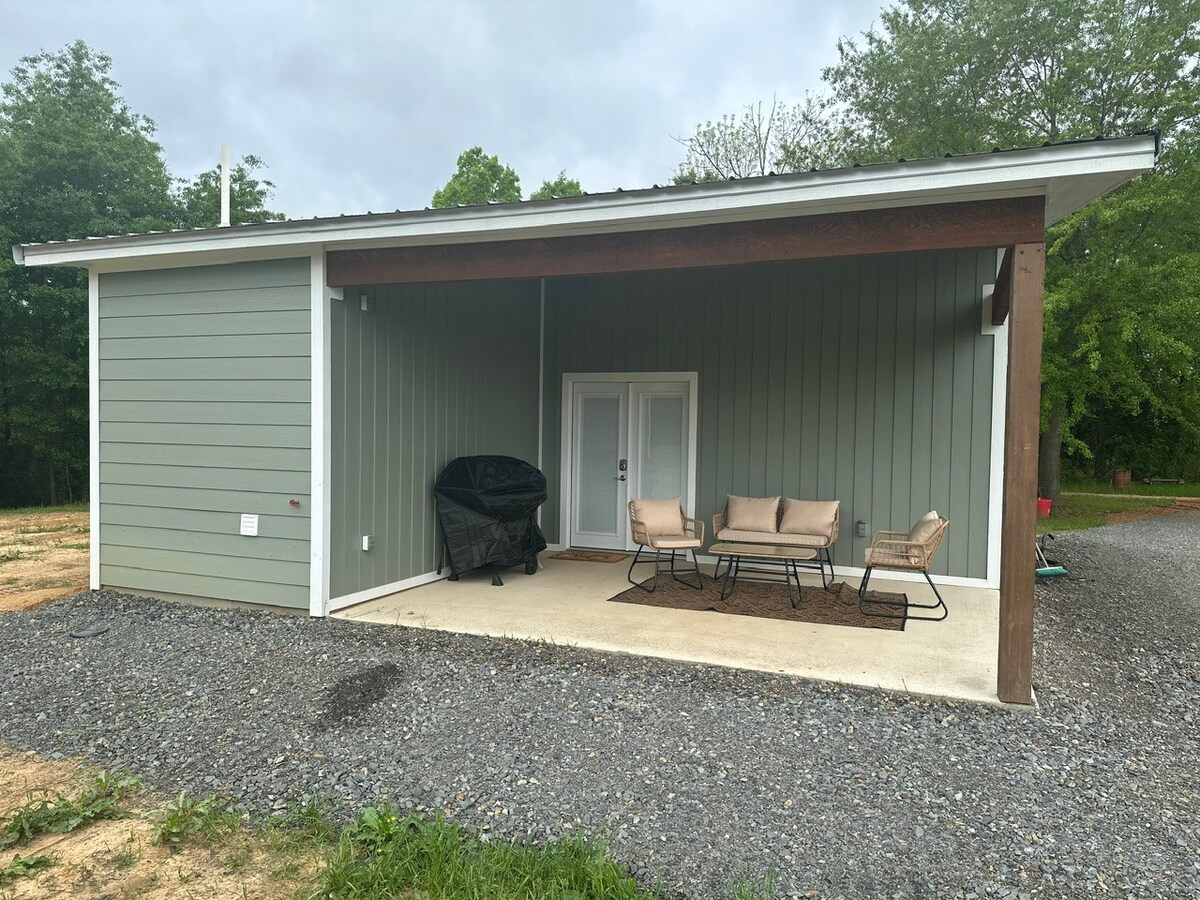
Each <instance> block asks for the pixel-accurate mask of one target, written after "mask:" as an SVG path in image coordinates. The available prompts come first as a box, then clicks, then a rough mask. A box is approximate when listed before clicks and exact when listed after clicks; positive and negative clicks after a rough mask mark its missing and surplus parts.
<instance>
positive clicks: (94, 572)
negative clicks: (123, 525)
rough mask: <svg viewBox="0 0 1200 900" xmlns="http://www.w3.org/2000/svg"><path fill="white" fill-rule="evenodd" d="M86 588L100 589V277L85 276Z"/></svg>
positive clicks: (97, 274)
mask: <svg viewBox="0 0 1200 900" xmlns="http://www.w3.org/2000/svg"><path fill="white" fill-rule="evenodd" d="M88 521H89V529H90V534H89V535H88V544H89V547H90V549H89V550H88V585H89V587H91V589H92V590H93V591H98V590H99V589H100V546H101V538H100V275H99V273H97V272H93V271H89V272H88Z"/></svg>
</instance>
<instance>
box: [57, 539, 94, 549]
mask: <svg viewBox="0 0 1200 900" xmlns="http://www.w3.org/2000/svg"><path fill="white" fill-rule="evenodd" d="M58 549H59V550H90V549H92V545H91V543H90V542H89V541H84V542H83V543H81V544H59V545H58Z"/></svg>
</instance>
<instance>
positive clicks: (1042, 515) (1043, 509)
mask: <svg viewBox="0 0 1200 900" xmlns="http://www.w3.org/2000/svg"><path fill="white" fill-rule="evenodd" d="M1037 503H1038V518H1039V519H1048V518H1050V507H1051V506H1053V505H1054V501H1053V500H1049V499H1047V498H1046V497H1038V502H1037Z"/></svg>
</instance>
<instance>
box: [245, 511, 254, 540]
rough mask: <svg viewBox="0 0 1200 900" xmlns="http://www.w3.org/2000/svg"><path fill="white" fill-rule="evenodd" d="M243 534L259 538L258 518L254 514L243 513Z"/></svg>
mask: <svg viewBox="0 0 1200 900" xmlns="http://www.w3.org/2000/svg"><path fill="white" fill-rule="evenodd" d="M242 534H244V535H246V537H258V516H257V515H256V514H254V513H242Z"/></svg>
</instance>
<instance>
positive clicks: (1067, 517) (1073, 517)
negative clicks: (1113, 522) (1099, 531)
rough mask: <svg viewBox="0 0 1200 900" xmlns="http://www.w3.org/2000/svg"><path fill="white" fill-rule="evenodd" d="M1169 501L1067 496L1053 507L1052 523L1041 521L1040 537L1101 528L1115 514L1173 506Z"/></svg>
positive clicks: (1039, 527) (1048, 520) (1164, 498)
mask: <svg viewBox="0 0 1200 900" xmlns="http://www.w3.org/2000/svg"><path fill="white" fill-rule="evenodd" d="M1171 505H1172V500H1171V498H1170V497H1162V498H1155V499H1144V498H1141V499H1139V498H1137V497H1119V496H1104V497H1088V496H1082V495H1080V494H1069V495H1064V496H1063V497H1062V499H1061V500H1060V501H1059V502H1058V503H1056V504H1055V505H1054V510H1053V513H1052V514H1051V516H1050V518H1049V519H1038V534H1045V533H1046V532H1050V531H1052V532H1056V533H1057V532H1060V531H1082V530H1083V529H1085V528H1098V527H1099V526H1101V525H1103V524H1104V523H1105V521H1106V520H1107V518H1108V517H1109V516H1110V515H1113V514H1114V513H1123V512H1129V511H1130V510H1135V509H1149V508H1154V507H1162V506H1171Z"/></svg>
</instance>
